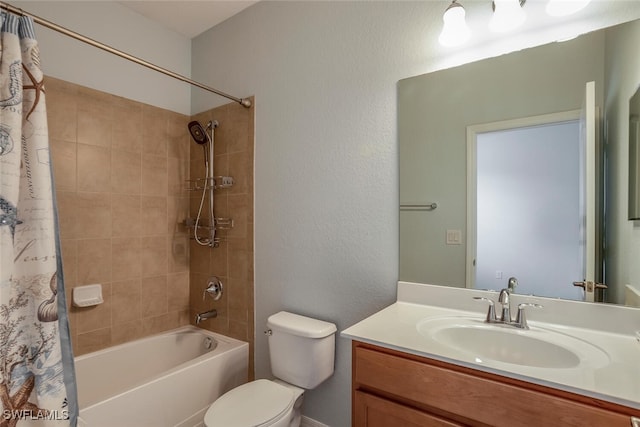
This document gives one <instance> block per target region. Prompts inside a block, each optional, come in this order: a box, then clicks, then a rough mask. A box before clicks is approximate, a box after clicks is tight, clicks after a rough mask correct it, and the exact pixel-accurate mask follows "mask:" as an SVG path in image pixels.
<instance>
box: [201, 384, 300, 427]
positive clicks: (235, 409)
mask: <svg viewBox="0 0 640 427" xmlns="http://www.w3.org/2000/svg"><path fill="white" fill-rule="evenodd" d="M303 393H304V390H303V389H301V388H297V387H292V386H290V385H283V384H280V383H279V381H277V380H274V381H270V380H264V379H262V380H256V381H251V382H249V383H246V384H244V385H241V386H240V387H236V388H234V389H233V390H231V391H229V392H228V393H225V394H224V395H222V396H221V397H220V398H219V399H218V400H216V401H215V402H213V404H212V405H211V406H210V407H209V410H208V411H207V413H206V414H205V416H204V425H205V426H206V427H249V426H251V427H256V426H260V427H267V426H269V427H290V426H296V425H300V417H301V414H300V407H301V406H302V398H303Z"/></svg>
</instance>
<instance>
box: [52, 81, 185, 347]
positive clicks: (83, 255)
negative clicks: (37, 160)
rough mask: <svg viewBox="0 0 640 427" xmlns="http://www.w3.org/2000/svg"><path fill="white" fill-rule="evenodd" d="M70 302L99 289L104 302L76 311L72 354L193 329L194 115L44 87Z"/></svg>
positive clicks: (58, 85)
mask: <svg viewBox="0 0 640 427" xmlns="http://www.w3.org/2000/svg"><path fill="white" fill-rule="evenodd" d="M45 85H46V96H47V109H48V119H49V120H48V121H49V136H50V143H51V154H52V161H53V169H54V179H55V185H56V194H57V199H58V207H59V222H60V234H61V241H62V255H63V262H64V274H65V284H66V289H67V294H68V296H67V298H68V301H69V302H70V301H71V292H72V289H73V288H74V287H76V286H80V285H88V284H92V283H101V284H102V286H103V294H104V304H101V305H99V306H95V307H90V308H77V307H71V308H70V322H71V333H72V341H73V347H74V351H75V354H76V355H78V354H83V353H87V352H90V351H94V350H98V349H101V348H104V347H108V346H111V345H115V344H119V343H122V342H125V341H129V340H131V339H135V338H139V337H142V336H146V335H150V334H153V333H157V332H160V331H162V330H166V329H171V328H175V327H178V326H180V325H185V324H188V322H189V321H188V316H189V265H188V240H187V237H186V233H185V230H181V229H180V227H177V226H176V223H177V219H178V218H180V219H182V218H183V217H184V214H185V213H186V211H187V207H188V195H186V194H185V193H183V192H182V184H181V183H182V182H183V181H184V180H185V179H186V178H187V176H188V166H189V136H188V133H187V128H186V124H187V122H188V117H187V116H184V115H181V114H178V113H174V112H170V111H167V110H163V109H160V108H156V107H152V106H149V105H145V104H141V103H139V102H134V101H130V100H128V99H125V98H121V97H117V96H113V95H109V94H106V93H104V92H98V91H96V90H92V89H87V88H84V87H81V86H78V85H75V84H71V83H67V82H64V81H62V80H57V79H53V78H47V79H46V81H45Z"/></svg>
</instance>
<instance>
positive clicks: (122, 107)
mask: <svg viewBox="0 0 640 427" xmlns="http://www.w3.org/2000/svg"><path fill="white" fill-rule="evenodd" d="M141 123H142V104H140V103H139V102H135V101H131V100H129V99H126V98H121V97H114V98H113V137H112V141H111V147H112V148H113V150H114V151H130V152H134V153H140V152H142V134H143V131H144V129H143V127H142V125H141Z"/></svg>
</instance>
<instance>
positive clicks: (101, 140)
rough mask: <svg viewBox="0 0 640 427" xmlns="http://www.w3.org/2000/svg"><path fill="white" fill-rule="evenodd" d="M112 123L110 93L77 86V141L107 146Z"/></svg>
mask: <svg viewBox="0 0 640 427" xmlns="http://www.w3.org/2000/svg"><path fill="white" fill-rule="evenodd" d="M112 124H113V108H112V95H109V94H106V93H104V92H98V91H96V90H93V89H88V88H84V87H79V88H78V136H77V141H78V142H79V143H82V144H88V145H97V146H100V147H107V148H109V147H111V134H112Z"/></svg>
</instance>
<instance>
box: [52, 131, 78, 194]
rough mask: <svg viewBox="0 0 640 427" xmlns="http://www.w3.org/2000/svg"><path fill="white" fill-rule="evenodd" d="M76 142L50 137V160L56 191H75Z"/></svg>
mask: <svg viewBox="0 0 640 427" xmlns="http://www.w3.org/2000/svg"><path fill="white" fill-rule="evenodd" d="M76 147H77V145H76V143H75V142H67V141H63V140H61V139H53V138H52V139H50V150H51V162H52V164H53V167H54V176H55V185H56V190H58V191H76V189H77V187H76V183H77V181H76V174H77V164H76Z"/></svg>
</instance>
